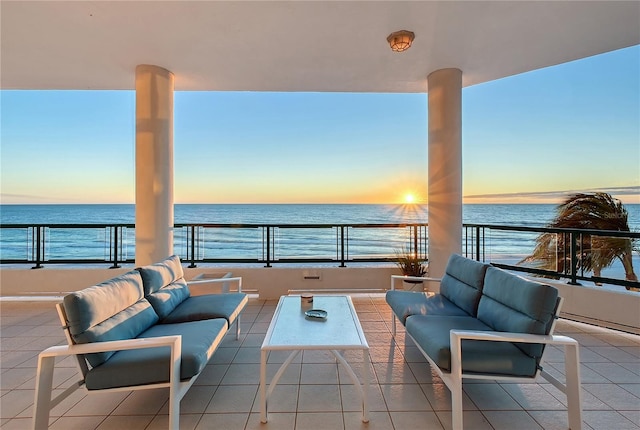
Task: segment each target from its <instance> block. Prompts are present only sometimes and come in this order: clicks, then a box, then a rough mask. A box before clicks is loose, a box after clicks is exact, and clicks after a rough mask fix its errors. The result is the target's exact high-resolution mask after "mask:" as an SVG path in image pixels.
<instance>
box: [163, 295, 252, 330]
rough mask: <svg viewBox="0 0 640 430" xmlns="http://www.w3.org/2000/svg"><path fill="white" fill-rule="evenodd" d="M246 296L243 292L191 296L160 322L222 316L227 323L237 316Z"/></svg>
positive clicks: (246, 299)
mask: <svg viewBox="0 0 640 430" xmlns="http://www.w3.org/2000/svg"><path fill="white" fill-rule="evenodd" d="M247 301H248V297H247V295H246V294H244V293H225V294H205V295H202V296H191V297H189V298H188V299H186V300H185V301H183V302H182V303H180V304H179V305H178V306H177V307H176V308H175V309H174V310H173V311H172V312H171V313H170V314H168V315H167V316H165V317H164V318H163V319H162V321H161V322H162V323H163V324H166V323H181V322H185V321H198V320H204V319H210V318H224V319H226V320H227V322H228V323H229V325H231V324H233V322H234V321H235V320H236V318H238V315H239V314H240V312H241V311H242V310H243V309H244V307H245V306H246V304H247Z"/></svg>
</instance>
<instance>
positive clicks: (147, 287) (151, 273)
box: [138, 255, 190, 319]
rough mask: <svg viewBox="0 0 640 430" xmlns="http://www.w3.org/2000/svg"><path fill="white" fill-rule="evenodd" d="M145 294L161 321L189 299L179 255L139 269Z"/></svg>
mask: <svg viewBox="0 0 640 430" xmlns="http://www.w3.org/2000/svg"><path fill="white" fill-rule="evenodd" d="M138 271H139V272H140V275H141V276H142V284H143V289H144V294H145V297H146V299H147V300H149V303H151V306H153V309H154V310H155V311H156V313H157V314H158V316H159V317H160V319H163V318H165V317H166V316H167V315H169V314H170V313H171V312H172V311H173V310H174V309H175V308H176V306H178V305H179V304H180V303H182V302H183V301H185V300H186V299H187V298H189V295H190V293H189V287H188V286H187V283H186V281H185V280H184V272H183V270H182V264H181V263H180V258H179V257H178V256H177V255H172V256H171V257H169V258H167V259H165V260H164V261H161V262H159V263H155V264H151V265H149V266H143V267H139V268H138Z"/></svg>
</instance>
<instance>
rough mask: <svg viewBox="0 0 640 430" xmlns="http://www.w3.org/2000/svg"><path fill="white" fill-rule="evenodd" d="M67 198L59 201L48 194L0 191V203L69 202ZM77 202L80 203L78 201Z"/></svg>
mask: <svg viewBox="0 0 640 430" xmlns="http://www.w3.org/2000/svg"><path fill="white" fill-rule="evenodd" d="M68 200H69V199H67V200H66V201H61V200H60V199H59V198H52V197H48V196H38V195H34V194H11V193H0V202H1V203H2V204H5V205H7V204H38V203H49V204H54V203H69V201H68ZM77 203H82V202H81V201H78V202H77Z"/></svg>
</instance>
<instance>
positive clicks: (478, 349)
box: [406, 315, 537, 377]
mask: <svg viewBox="0 0 640 430" xmlns="http://www.w3.org/2000/svg"><path fill="white" fill-rule="evenodd" d="M406 327H407V333H408V334H410V335H411V337H412V338H413V339H414V340H415V342H416V343H417V344H418V345H419V346H420V347H421V348H422V349H423V350H424V351H425V352H426V353H427V355H429V357H431V359H433V361H434V362H435V363H436V364H437V365H438V367H440V368H441V369H443V370H446V371H451V344H450V337H449V332H450V331H451V330H454V329H455V330H479V331H491V327H489V326H487V325H486V324H484V323H482V322H481V321H479V320H478V319H477V318H474V317H471V316H467V317H460V316H435V315H412V316H410V317H408V318H407V324H406ZM536 368H537V361H536V360H535V359H534V358H532V357H529V356H528V355H527V354H525V353H524V352H522V351H521V350H520V349H519V348H518V347H516V346H515V345H514V344H512V343H509V342H487V341H475V340H463V341H462V370H463V372H464V373H482V374H491V375H509V376H513V375H515V376H523V377H531V376H533V375H535V372H536Z"/></svg>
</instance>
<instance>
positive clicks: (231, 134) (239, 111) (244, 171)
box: [0, 46, 640, 204]
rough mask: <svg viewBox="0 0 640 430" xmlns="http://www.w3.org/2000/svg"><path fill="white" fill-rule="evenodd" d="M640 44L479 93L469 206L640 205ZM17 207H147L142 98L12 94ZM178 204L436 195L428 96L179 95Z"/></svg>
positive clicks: (5, 180) (12, 183)
mask: <svg viewBox="0 0 640 430" xmlns="http://www.w3.org/2000/svg"><path fill="white" fill-rule="evenodd" d="M639 81H640V47H638V46H635V47H632V48H627V49H623V50H619V51H615V52H611V53H607V54H603V55H599V56H596V57H591V58H587V59H583V60H579V61H574V62H571V63H566V64H563V65H559V66H554V67H550V68H546V69H542V70H538V71H533V72H529V73H525V74H522V75H517V76H512V77H509V78H505V79H501V80H497V81H493V82H488V83H485V84H480V85H476V86H472V87H468V88H465V89H464V90H463V94H462V97H463V135H462V142H463V194H464V196H465V203H492V202H513V203H523V202H530V203H537V202H540V203H557V202H559V201H560V200H561V199H562V197H564V196H566V194H567V192H571V191H609V192H611V193H612V194H614V196H616V197H618V198H620V199H621V200H622V201H623V202H625V203H640V85H639ZM0 97H1V100H0V101H1V111H0V115H1V127H2V129H1V135H0V136H1V152H0V157H1V161H0V163H1V164H0V167H1V170H2V172H1V176H0V178H1V189H0V191H1V193H2V198H1V202H2V203H3V204H12V203H134V199H135V93H134V92H133V91H1V92H0ZM174 114H175V123H174V151H175V156H174V162H175V165H174V168H175V189H174V193H175V202H176V203H400V202H404V201H405V200H406V198H407V197H406V196H407V195H412V196H413V198H414V199H415V201H416V202H425V200H426V196H427V96H426V94H353V93H256V92H240V93H238V92H176V94H175V108H174Z"/></svg>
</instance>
